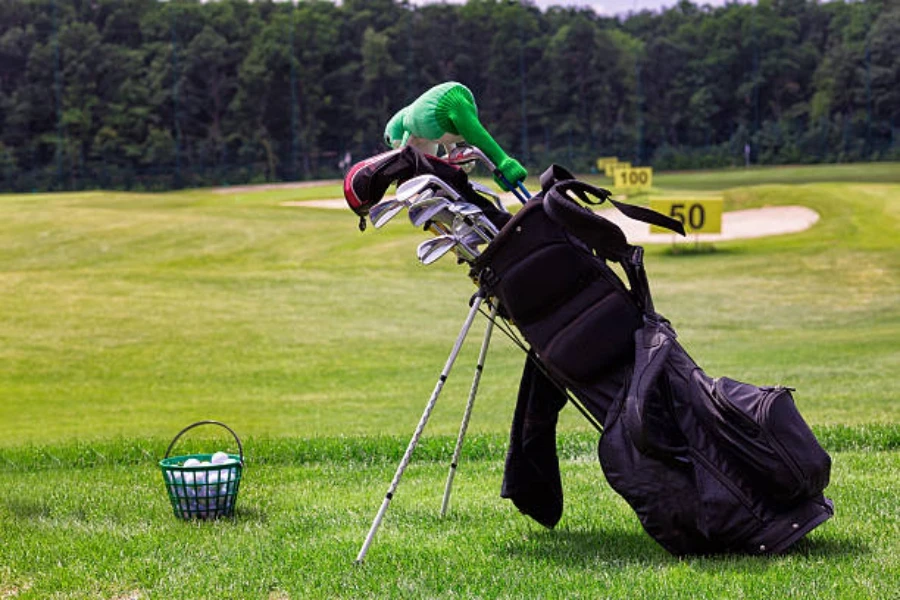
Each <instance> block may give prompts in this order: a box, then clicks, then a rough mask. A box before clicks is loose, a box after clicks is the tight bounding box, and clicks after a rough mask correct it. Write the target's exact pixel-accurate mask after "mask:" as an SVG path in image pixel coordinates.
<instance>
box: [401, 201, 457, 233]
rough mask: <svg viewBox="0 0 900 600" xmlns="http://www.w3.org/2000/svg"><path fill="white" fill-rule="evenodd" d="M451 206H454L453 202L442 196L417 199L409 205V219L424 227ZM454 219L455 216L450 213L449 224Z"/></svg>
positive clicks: (417, 225) (414, 223)
mask: <svg viewBox="0 0 900 600" xmlns="http://www.w3.org/2000/svg"><path fill="white" fill-rule="evenodd" d="M451 206H453V203H452V202H450V201H449V200H447V199H446V198H444V197H442V196H431V197H429V198H425V199H423V200H417V201H416V202H414V203H412V204H411V205H410V207H409V220H410V222H411V223H412V224H413V226H415V227H422V226H423V225H425V223H427V222H428V221H430V220H432V219H434V218H435V217H436V216H437V215H438V214H439V213H441V212H442V211H449V210H450V207H451ZM452 219H453V217H452V215H450V223H447V224H452V222H453V221H452ZM444 222H445V221H444ZM445 223H446V222H445Z"/></svg>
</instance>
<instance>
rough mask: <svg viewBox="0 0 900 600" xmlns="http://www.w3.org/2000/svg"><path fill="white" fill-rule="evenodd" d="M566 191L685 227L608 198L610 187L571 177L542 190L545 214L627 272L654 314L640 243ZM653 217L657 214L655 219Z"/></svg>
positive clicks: (647, 310)
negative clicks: (629, 237) (545, 191)
mask: <svg viewBox="0 0 900 600" xmlns="http://www.w3.org/2000/svg"><path fill="white" fill-rule="evenodd" d="M569 191H571V192H574V193H576V194H577V195H584V196H588V195H590V196H594V197H596V198H599V202H596V204H600V203H601V202H603V201H604V200H610V202H612V203H613V204H614V205H615V206H616V208H618V209H619V210H621V211H622V212H623V214H625V215H626V216H632V215H633V214H634V215H637V216H634V217H632V218H638V220H641V221H646V220H647V218H652V219H653V220H652V221H649V222H655V223H657V224H662V225H663V226H664V227H666V226H669V225H672V228H674V227H675V225H677V226H678V227H679V228H681V231H682V234H683V232H684V228H683V226H682V225H681V223H679V222H678V221H676V220H675V219H670V218H669V217H666V216H665V215H662V214H660V213H658V212H656V211H652V210H650V209H646V208H643V207H640V206H633V205H631V204H623V203H621V202H615V201H614V200H612V199H610V198H609V195H610V193H609V190H604V189H603V188H597V187H594V186H592V185H589V184H586V183H584V182H581V181H577V180H574V179H573V180H564V181H561V182H559V183H557V184H555V185H554V186H553V187H552V188H550V189H549V190H548V191H547V193H546V194H544V199H543V207H544V212H546V213H547V216H549V217H550V218H551V219H553V220H554V221H556V222H557V223H558V224H559V225H560V226H561V227H563V228H564V229H565V230H567V231H569V232H570V233H571V234H573V235H574V236H575V237H577V238H578V239H580V240H581V241H582V242H584V243H585V244H587V246H588V247H589V248H591V249H592V250H593V251H594V252H596V253H597V255H598V256H599V257H600V258H603V259H605V260H612V261H615V262H617V263H619V264H621V265H622V268H623V269H624V270H625V274H626V275H627V276H628V282H629V283H630V285H631V292H632V294H633V295H634V298H635V300H636V301H637V302H638V304H639V305H640V307H641V309H642V310H643V311H644V312H645V313H647V314H653V313H654V312H655V310H654V307H653V297H652V296H651V294H650V285H649V283H648V282H647V274H646V272H645V271H644V260H643V258H644V249H643V248H641V247H640V246H632V245H630V244H629V243H628V240H627V238H626V237H625V234H624V233H623V232H622V229H621V228H619V226H618V225H616V224H615V223H613V222H612V221H610V220H609V219H606V218H604V217H602V216H600V215H598V214H597V213H595V212H594V211H592V210H590V209H589V208H587V207H584V206H581V205H580V204H578V203H577V202H575V201H574V200H572V199H571V197H569V196H568V195H567V192H569ZM632 209H637V210H636V211H635V210H632ZM644 212H646V213H649V215H645V214H644ZM629 213H631V214H629ZM643 217H646V218H643ZM656 217H659V218H658V219H657V218H656ZM668 221H671V223H667V222H668Z"/></svg>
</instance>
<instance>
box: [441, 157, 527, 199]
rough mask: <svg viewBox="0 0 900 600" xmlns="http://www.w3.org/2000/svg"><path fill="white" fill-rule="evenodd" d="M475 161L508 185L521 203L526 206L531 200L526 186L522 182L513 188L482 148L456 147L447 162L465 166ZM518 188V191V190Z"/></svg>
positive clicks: (518, 182)
mask: <svg viewBox="0 0 900 600" xmlns="http://www.w3.org/2000/svg"><path fill="white" fill-rule="evenodd" d="M473 160H480V161H481V162H482V163H484V166H486V167H487V168H488V169H490V171H491V173H493V174H494V175H496V176H497V177H498V178H500V180H501V181H502V182H503V183H504V184H505V185H506V187H507V189H509V190H510V191H511V192H512V193H513V194H515V196H516V198H518V199H519V202H521V203H522V204H525V203H526V202H527V201H528V199H529V198H531V194H530V193H529V192H528V190H527V189H525V186H524V185H523V184H522V182H521V181H517V182H516V185H515V186H513V185H512V183H510V181H509V180H508V179H507V178H506V176H505V175H504V174H503V173H502V172H500V171H499V170H498V169H497V165H495V164H494V162H493V161H492V160H491V159H489V158H488V157H487V155H486V154H485V153H484V152H482V151H481V149H480V148H476V147H475V146H466V147H459V146H458V147H456V148H454V149H453V152H451V153H450V154H449V155H448V156H447V162H449V163H450V164H454V165H455V164H464V163H468V162H471V161H473ZM517 187H518V189H516V188H517Z"/></svg>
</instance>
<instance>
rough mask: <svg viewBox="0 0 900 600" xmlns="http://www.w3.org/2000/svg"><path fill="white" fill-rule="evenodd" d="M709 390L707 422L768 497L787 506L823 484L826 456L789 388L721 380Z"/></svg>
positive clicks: (826, 477) (826, 472)
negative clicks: (760, 482) (755, 478)
mask: <svg viewBox="0 0 900 600" xmlns="http://www.w3.org/2000/svg"><path fill="white" fill-rule="evenodd" d="M704 387H705V388H706V389H708V390H709V419H708V421H709V422H710V423H711V424H712V430H713V431H714V432H715V433H716V436H717V437H718V438H719V439H721V440H722V441H724V442H726V444H727V447H729V448H730V449H731V450H732V453H733V454H734V456H735V458H737V459H738V460H740V461H741V462H743V463H745V464H746V466H747V467H748V469H750V471H751V472H752V473H754V474H755V475H756V476H758V477H759V479H760V480H762V481H765V482H766V484H767V486H768V488H769V493H770V494H771V495H772V497H773V498H776V499H778V500H781V501H784V502H793V501H796V500H800V499H805V498H811V497H813V496H816V495H817V494H820V493H821V492H822V490H824V489H825V488H826V487H827V486H828V480H829V473H830V471H831V458H830V457H829V456H828V453H827V452H825V450H824V449H822V446H820V445H819V442H818V440H816V437H815V435H814V434H813V432H812V431H811V430H810V428H809V426H808V425H807V424H806V422H805V421H804V420H803V417H802V416H801V415H800V413H799V411H798V410H797V407H796V405H795V404H794V399H793V397H792V395H791V390H790V388H785V387H757V386H755V385H751V384H748V383H742V382H740V381H735V380H733V379H729V378H727V377H721V378H719V379H716V380H715V381H714V382H713V383H712V385H711V386H709V385H708V384H707V385H704Z"/></svg>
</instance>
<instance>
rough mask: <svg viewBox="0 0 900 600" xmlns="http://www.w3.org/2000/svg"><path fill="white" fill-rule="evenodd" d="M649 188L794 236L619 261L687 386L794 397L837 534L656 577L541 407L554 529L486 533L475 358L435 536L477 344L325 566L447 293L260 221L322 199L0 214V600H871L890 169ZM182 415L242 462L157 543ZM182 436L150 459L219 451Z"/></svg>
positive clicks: (890, 446)
mask: <svg viewBox="0 0 900 600" xmlns="http://www.w3.org/2000/svg"><path fill="white" fill-rule="evenodd" d="M829 178H830V179H829ZM655 183H656V185H657V187H658V188H659V190H660V192H661V193H675V194H683V193H690V192H691V191H694V190H696V191H699V192H701V193H712V192H716V191H720V192H722V193H723V194H724V196H725V200H726V209H727V210H733V209H736V208H745V207H753V206H763V205H775V204H800V205H804V206H808V207H810V208H813V209H815V210H816V211H818V212H819V214H820V215H821V220H820V221H819V222H818V223H817V224H816V226H814V227H813V228H812V229H811V230H809V231H807V232H804V233H800V234H794V235H787V236H776V237H772V238H765V239H757V240H746V241H733V242H727V243H717V244H716V246H715V252H710V253H704V254H681V255H673V254H672V253H671V252H670V251H669V249H668V247H666V246H664V245H663V246H654V247H648V256H647V264H648V270H649V273H650V279H651V285H652V288H653V291H654V296H655V299H656V306H657V309H658V310H660V311H661V312H662V313H663V314H665V315H666V316H667V317H668V318H669V319H671V320H672V321H673V323H674V325H675V327H676V328H677V330H678V331H679V333H680V336H681V338H680V339H681V341H682V343H683V344H684V345H685V346H686V347H687V349H688V350H689V351H690V352H691V353H692V355H693V356H694V358H695V359H696V360H697V361H698V362H699V363H700V364H701V365H702V366H703V367H704V368H705V369H706V370H707V371H708V372H709V373H710V374H711V375H714V376H715V375H728V376H731V377H734V378H738V379H744V380H748V381H752V382H754V383H759V384H766V383H783V384H786V385H791V386H793V387H796V388H797V392H796V394H795V395H796V398H797V402H798V405H799V407H800V409H801V411H802V413H803V414H804V416H805V417H806V418H807V420H808V421H809V422H810V423H811V424H812V425H813V427H814V429H815V431H816V433H817V435H819V437H820V439H821V440H822V441H823V443H824V444H825V446H826V448H828V449H829V451H831V452H832V453H833V455H834V457H835V472H834V474H833V477H832V481H833V483H832V486H831V487H830V488H829V490H828V493H829V494H830V495H831V496H833V497H834V499H835V501H836V504H837V510H838V513H837V516H836V517H835V518H834V519H833V520H832V521H830V522H829V523H827V524H826V525H824V526H823V527H821V528H820V529H819V530H817V531H815V532H814V533H813V534H812V535H811V536H810V538H809V539H808V541H806V542H804V543H803V545H801V546H800V547H799V548H798V550H796V551H795V552H792V553H790V554H789V555H788V556H785V557H779V558H771V559H751V558H711V559H692V560H676V559H673V558H670V557H668V556H667V555H666V554H665V553H664V552H663V551H662V550H660V549H659V548H658V547H657V546H656V545H655V544H654V543H653V542H652V540H650V538H648V537H647V536H645V535H644V534H643V533H642V532H641V530H640V527H639V525H638V524H637V520H636V518H635V517H634V515H633V514H632V513H631V512H630V511H629V510H628V509H627V507H626V506H625V505H624V503H623V502H622V501H621V500H620V499H619V498H618V497H616V496H615V494H614V493H612V492H611V490H610V489H609V488H608V486H607V485H606V483H605V481H604V480H603V478H602V475H601V474H600V471H599V466H598V465H597V462H596V459H595V458H594V456H593V454H592V452H593V450H592V446H593V445H594V444H595V441H596V439H595V438H596V436H595V435H594V434H593V433H592V432H591V430H590V428H589V426H588V425H587V424H586V423H585V422H584V420H583V419H582V418H581V417H580V416H579V415H578V414H577V413H576V412H575V411H571V410H567V411H564V413H563V417H564V418H563V420H562V422H561V425H560V431H561V444H562V445H563V448H562V454H563V456H564V458H565V462H564V465H563V470H564V477H565V484H566V490H567V494H568V500H567V503H568V506H567V512H566V516H565V517H564V521H563V523H562V524H561V528H560V529H559V530H558V531H556V532H545V531H543V530H541V529H540V528H539V527H537V526H533V525H532V524H531V523H530V522H528V521H527V520H525V519H524V518H523V517H519V516H517V515H515V514H514V511H513V509H512V507H511V506H509V505H508V503H507V502H505V501H501V500H500V499H499V498H498V497H497V495H498V489H499V483H500V473H501V469H502V459H503V455H504V452H505V432H506V431H507V430H508V427H509V421H510V417H511V412H512V406H513V404H514V401H515V394H516V388H517V384H518V376H519V373H520V372H521V367H522V360H523V357H522V355H521V352H520V351H519V350H518V349H517V348H515V347H514V346H513V344H512V343H511V342H509V341H507V340H505V339H504V338H502V337H501V336H499V335H498V336H495V341H494V343H493V344H492V350H491V353H490V355H489V357H488V361H487V365H486V368H485V374H484V377H483V378H482V386H481V390H480V393H479V399H478V403H477V405H476V409H475V415H474V418H473V422H472V426H471V431H472V438H471V440H470V444H469V446H467V451H468V454H467V455H466V456H467V458H466V459H465V460H464V468H463V474H461V476H460V477H461V479H460V483H459V488H458V490H457V492H456V494H455V497H454V502H455V505H454V512H453V515H452V516H451V517H450V518H449V520H446V521H441V520H439V519H438V518H437V517H436V512H437V507H438V506H439V503H440V498H439V495H440V491H441V489H442V486H443V477H444V473H445V469H446V466H445V461H446V457H447V456H448V455H449V452H450V448H451V447H452V441H453V436H454V435H455V433H456V430H457V428H458V426H459V419H460V416H461V414H462V410H463V405H464V402H465V397H466V394H467V391H468V387H469V383H470V380H471V375H472V372H473V367H474V362H475V357H476V354H477V349H478V344H479V343H480V339H479V338H480V337H481V335H480V331H479V330H480V329H481V326H480V325H478V326H476V328H475V331H477V333H475V334H473V335H471V336H470V338H469V340H467V342H466V344H465V346H464V348H463V353H462V355H461V357H460V360H459V362H458V364H457V366H456V368H455V370H454V371H453V373H452V375H451V377H450V380H449V381H448V383H447V386H446V387H445V389H444V394H443V396H442V398H441V400H440V402H439V403H438V405H437V408H436V410H435V412H434V414H433V416H432V420H431V422H430V423H429V426H428V429H427V430H426V436H425V443H424V446H423V447H422V448H421V449H420V450H421V451H417V455H416V460H415V461H414V467H413V469H412V470H411V471H410V472H409V476H408V479H404V481H403V485H402V486H401V488H400V492H399V494H398V497H397V499H396V500H395V502H394V505H393V506H392V508H391V511H389V513H388V516H387V518H386V520H385V525H384V530H383V531H382V532H381V533H380V534H379V537H378V539H377V540H376V543H375V545H374V546H373V549H372V554H371V555H370V556H371V560H370V562H369V564H367V565H366V566H365V567H364V568H362V569H354V568H352V567H351V565H350V562H351V560H352V557H353V556H355V553H356V551H357V550H358V545H359V543H360V542H361V541H362V537H363V536H364V534H365V531H366V529H367V528H368V524H369V522H370V521H371V518H372V517H373V516H374V511H375V509H376V508H377V505H378V504H379V503H380V499H381V496H382V495H383V493H384V490H385V488H386V486H387V483H388V482H389V480H390V477H391V474H392V473H393V469H394V467H395V465H396V460H397V459H398V458H399V456H400V454H401V453H402V451H403V448H404V447H405V443H406V440H408V436H409V435H410V434H411V433H412V430H413V429H414V427H415V424H416V421H417V420H418V418H419V416H420V414H421V411H422V409H423V408H424V404H425V401H426V400H427V398H428V396H429V394H430V393H431V390H432V388H433V387H434V385H435V382H436V379H437V375H438V373H439V371H440V368H441V366H442V365H443V363H444V361H445V360H446V357H447V354H448V352H449V350H450V346H451V344H452V341H453V340H454V339H455V337H456V335H457V333H458V331H459V327H460V325H461V323H462V320H463V318H464V316H465V313H466V311H467V306H466V301H467V299H468V298H469V296H470V295H471V294H472V293H473V292H474V287H473V286H472V284H471V282H469V281H468V280H467V279H466V276H465V269H463V268H462V267H459V266H457V265H454V264H452V262H451V261H449V260H445V261H441V262H439V263H438V264H435V265H432V266H431V267H423V266H421V265H418V264H417V263H416V261H415V258H414V249H415V246H416V244H417V243H418V242H419V241H421V239H422V237H421V235H422V234H421V233H420V232H417V231H415V230H414V229H413V228H411V227H409V226H408V225H406V224H405V223H403V222H401V221H402V220H400V219H398V220H397V222H395V223H391V224H390V225H388V226H387V227H385V228H384V229H382V230H373V229H371V228H370V229H369V230H368V231H366V232H365V233H363V234H361V233H359V232H358V230H357V229H356V218H355V217H354V216H353V215H352V213H350V212H349V211H347V210H340V211H331V210H321V209H307V208H290V207H285V206H282V203H283V202H285V201H291V200H304V199H313V198H320V197H329V198H331V197H340V195H341V194H340V188H339V186H335V185H333V184H329V185H328V186H325V187H323V188H319V189H317V188H315V187H311V188H301V189H297V190H285V189H276V190H268V191H264V192H249V191H240V190H227V191H225V192H224V193H221V192H215V191H211V190H196V191H187V192H179V193H170V194H125V193H107V192H90V193H75V194H44V195H7V196H0V364H2V365H3V368H2V369H0V539H3V540H4V543H3V544H0V598H4V597H17V598H21V597H30V598H45V597H51V596H54V595H56V596H57V597H104V598H109V597H120V598H129V597H154V598H171V597H192V598H205V597H216V598H226V597H234V598H266V597H272V598H285V597H291V598H294V597H309V598H324V597H388V596H394V597H410V598H422V597H448V596H452V595H453V594H455V595H458V596H462V597H485V598H488V597H510V598H513V597H585V598H598V597H666V598H671V597H710V598H721V597H747V598H772V597H809V598H813V597H816V598H825V597H830V598H848V597H850V598H856V597H858V598H882V597H883V598H888V597H896V596H897V595H898V585H897V584H896V583H894V582H895V581H896V580H897V578H896V574H897V572H898V571H900V542H898V540H900V535H898V533H900V532H898V511H897V504H896V497H897V493H898V491H900V490H898V489H897V481H898V471H900V454H898V446H900V442H898V439H900V407H898V403H897V398H898V391H900V386H898V384H897V382H896V373H897V372H898V371H900V369H898V366H900V346H898V343H897V340H898V339H900V304H898V302H897V299H898V298H900V251H898V250H900V237H898V234H900V226H898V221H900V168H897V165H896V164H895V165H883V164H878V165H852V166H838V167H835V166H830V167H797V168H785V169H751V170H749V171H745V170H732V171H719V172H701V173H677V174H658V175H657V179H656V182H655ZM757 183H761V184H764V185H754V184H757ZM482 322H483V321H478V322H477V323H482ZM204 418H217V419H220V420H223V421H225V422H227V423H229V424H230V425H232V426H233V427H234V428H235V429H236V430H237V431H238V433H239V434H240V435H241V436H242V437H243V438H245V441H246V442H247V443H246V447H247V448H246V449H247V452H248V460H249V465H250V466H249V467H248V471H247V479H246V480H245V486H244V488H243V489H242V492H241V498H240V502H239V504H240V506H241V512H240V514H239V516H238V518H237V519H236V520H235V521H234V522H226V523H216V524H204V525H199V526H198V525H184V524H181V523H178V522H177V521H176V520H175V519H174V517H172V515H171V512H170V511H169V510H168V508H167V506H166V502H167V498H166V496H165V493H164V490H163V489H162V483H161V477H160V475H159V472H158V469H157V468H156V467H155V463H156V461H157V460H158V459H159V458H161V456H162V454H163V452H164V451H165V448H166V446H167V444H168V442H169V441H171V439H172V437H173V436H174V434H175V433H176V432H177V431H179V430H180V429H181V428H182V427H184V426H185V425H187V424H188V423H191V422H193V421H196V420H199V419H204ZM209 429H210V431H205V432H203V430H195V432H197V433H196V435H195V434H189V435H188V436H186V437H189V438H199V439H187V440H183V441H182V442H181V443H180V444H179V446H178V448H177V449H176V452H180V451H182V450H183V451H184V452H185V453H186V452H188V451H190V450H191V449H192V448H195V447H197V446H198V445H199V446H203V447H202V448H199V449H201V450H204V451H211V450H212V449H211V448H209V445H215V446H217V448H216V449H218V447H221V446H228V445H229V443H230V440H229V437H228V435H227V434H224V432H223V431H215V430H212V429H213V428H209ZM206 440H209V441H206ZM204 444H205V446H204ZM466 460H467V461H469V462H466ZM13 594H17V595H15V596H13Z"/></svg>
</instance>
